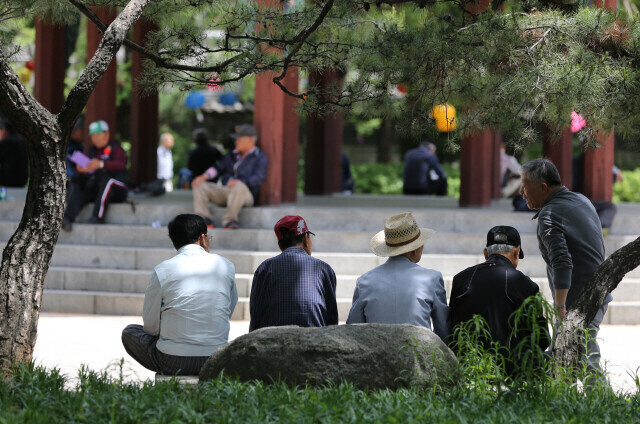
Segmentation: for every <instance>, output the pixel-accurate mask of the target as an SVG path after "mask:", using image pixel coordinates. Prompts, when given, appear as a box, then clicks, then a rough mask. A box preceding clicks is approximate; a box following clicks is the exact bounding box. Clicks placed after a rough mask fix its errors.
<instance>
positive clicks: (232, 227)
mask: <svg viewBox="0 0 640 424" xmlns="http://www.w3.org/2000/svg"><path fill="white" fill-rule="evenodd" d="M224 228H226V229H227V230H237V229H238V228H240V225H238V223H237V222H236V221H229V222H227V223H226V224H224Z"/></svg>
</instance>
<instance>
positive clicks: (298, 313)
mask: <svg viewBox="0 0 640 424" xmlns="http://www.w3.org/2000/svg"><path fill="white" fill-rule="evenodd" d="M273 229H274V231H275V233H276V237H277V238H278V247H280V250H281V251H282V253H281V254H280V255H278V256H276V257H274V258H271V259H267V260H266V261H264V262H263V263H262V264H260V266H259V267H258V269H257V270H256V272H255V274H254V276H253V283H252V285H251V299H250V305H249V307H250V310H251V323H250V325H249V331H253V330H257V329H259V328H264V327H276V326H282V325H298V326H300V327H324V326H327V325H335V324H338V306H337V303H336V274H335V272H333V269H332V268H331V267H330V266H329V265H328V264H327V263H325V262H323V261H321V260H320V259H316V258H314V257H312V256H311V247H312V245H313V242H312V239H311V235H315V234H313V233H312V232H311V231H309V228H307V224H306V222H305V221H304V219H303V218H302V217H301V216H285V217H284V218H282V219H281V220H280V221H278V222H277V223H276V225H275V227H273Z"/></svg>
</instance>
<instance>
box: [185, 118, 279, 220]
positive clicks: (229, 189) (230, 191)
mask: <svg viewBox="0 0 640 424" xmlns="http://www.w3.org/2000/svg"><path fill="white" fill-rule="evenodd" d="M231 136H232V137H233V138H234V139H235V145H236V148H235V149H234V150H233V151H232V152H229V153H227V154H226V155H225V156H224V157H223V158H222V159H220V161H219V162H218V163H217V164H216V165H215V166H212V167H210V168H208V169H207V170H206V171H204V173H203V174H202V175H198V176H197V177H195V178H194V179H193V182H192V183H191V185H192V187H193V208H194V210H195V212H196V213H197V214H198V215H200V216H201V217H203V218H204V220H205V222H206V223H207V227H208V228H213V227H214V224H213V216H211V212H210V211H209V202H213V203H214V204H216V205H218V206H224V205H226V206H227V210H226V212H225V214H224V216H223V217H222V226H223V227H224V228H228V229H236V228H238V227H239V226H240V225H239V223H238V215H239V214H240V210H241V209H242V208H243V207H244V206H253V204H254V203H255V201H256V199H257V198H258V193H259V191H260V186H261V185H262V183H263V182H264V180H265V178H266V177H267V163H268V161H269V160H268V159H267V155H265V154H264V152H263V151H262V150H260V149H259V148H258V147H257V146H256V142H257V140H258V132H257V131H256V129H255V128H254V127H253V125H248V124H245V125H239V126H238V127H236V133H235V134H232V135H231ZM216 177H220V181H219V183H218V184H217V183H213V182H209V181H208V180H213V179H214V178H216Z"/></svg>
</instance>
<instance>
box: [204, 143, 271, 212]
mask: <svg viewBox="0 0 640 424" xmlns="http://www.w3.org/2000/svg"><path fill="white" fill-rule="evenodd" d="M268 162H269V159H268V158H267V155H265V154H264V152H263V151H262V150H260V149H259V148H257V147H256V148H255V149H254V150H253V151H251V152H249V153H247V155H246V156H245V157H244V158H241V156H240V153H238V152H236V151H235V150H234V151H232V152H229V153H227V154H226V155H224V156H223V157H222V159H220V162H218V164H217V165H216V166H215V168H216V170H217V171H218V175H220V181H222V184H224V185H227V183H228V182H229V180H231V179H236V180H240V181H242V182H243V183H245V184H246V185H247V187H249V190H251V194H253V199H254V201H255V200H257V199H258V192H259V191H260V186H261V185H262V183H263V182H264V180H265V178H267V163H268Z"/></svg>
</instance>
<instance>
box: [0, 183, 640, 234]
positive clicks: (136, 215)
mask: <svg viewBox="0 0 640 424" xmlns="http://www.w3.org/2000/svg"><path fill="white" fill-rule="evenodd" d="M190 196H191V194H190V193H189V192H186V193H185V192H180V193H170V194H168V195H166V196H161V197H158V198H142V199H133V201H134V203H135V211H134V209H133V208H132V207H131V205H129V204H126V203H125V204H114V205H111V206H110V208H109V212H108V215H107V222H108V223H110V224H117V225H139V226H151V225H152V223H156V224H160V225H163V226H166V225H167V224H168V222H169V221H170V220H171V219H172V218H173V217H174V216H176V215H178V214H180V213H191V212H193V205H192V200H191V197H190ZM10 198H11V196H10ZM335 199H336V198H334V197H323V196H318V197H304V196H303V197H301V199H300V200H299V201H298V203H295V204H283V205H278V206H260V207H252V208H244V209H243V210H242V212H241V215H240V222H241V225H242V227H243V228H259V229H271V228H273V225H274V224H275V223H276V222H277V221H278V220H279V219H280V218H282V216H284V215H302V216H303V217H304V218H305V219H306V220H307V222H308V224H309V228H311V229H312V231H314V232H315V231H318V232H320V231H326V230H336V231H368V232H376V231H379V230H381V229H382V228H383V225H384V222H385V220H386V219H387V218H388V217H389V216H390V215H392V214H395V213H399V212H406V211H411V212H413V214H414V216H415V217H416V220H417V222H418V224H419V225H420V226H422V227H428V228H434V229H436V230H438V231H442V232H456V233H483V232H486V231H487V230H488V229H489V228H491V227H492V226H494V225H511V226H514V227H516V228H518V230H519V231H520V232H521V233H532V234H533V233H535V228H536V221H535V220H532V219H531V218H532V217H533V213H528V212H527V213H515V212H511V211H510V210H509V209H508V208H505V207H504V205H503V203H504V202H497V203H496V204H495V205H492V206H489V207H485V208H464V209H462V208H458V207H457V205H456V202H452V201H451V200H450V199H447V201H446V202H442V203H440V201H438V200H437V199H433V198H422V199H423V200H422V201H420V200H421V198H420V197H419V196H370V197H366V196H360V197H358V198H352V199H350V198H348V197H342V198H337V199H338V200H337V201H336V200H335ZM350 200H352V201H350ZM376 202H377V203H376ZM433 203H435V204H436V205H435V206H434V205H433ZM23 208H24V201H23V200H19V199H16V200H14V201H4V202H0V221H12V222H18V221H19V220H20V218H21V216H22V209H23ZM211 210H212V212H213V215H214V220H215V221H216V223H217V224H218V225H219V224H220V220H221V218H222V215H223V213H224V210H223V208H213V207H212V208H211ZM618 210H619V211H618V214H617V216H616V218H615V220H614V224H613V228H612V234H620V235H634V234H640V220H639V219H637V217H638V215H640V207H638V205H636V204H620V205H618ZM90 212H91V207H90V205H88V206H86V207H85V208H84V209H83V211H82V213H81V214H80V216H79V217H78V222H80V223H81V222H86V221H87V220H88V218H89V216H90Z"/></svg>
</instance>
